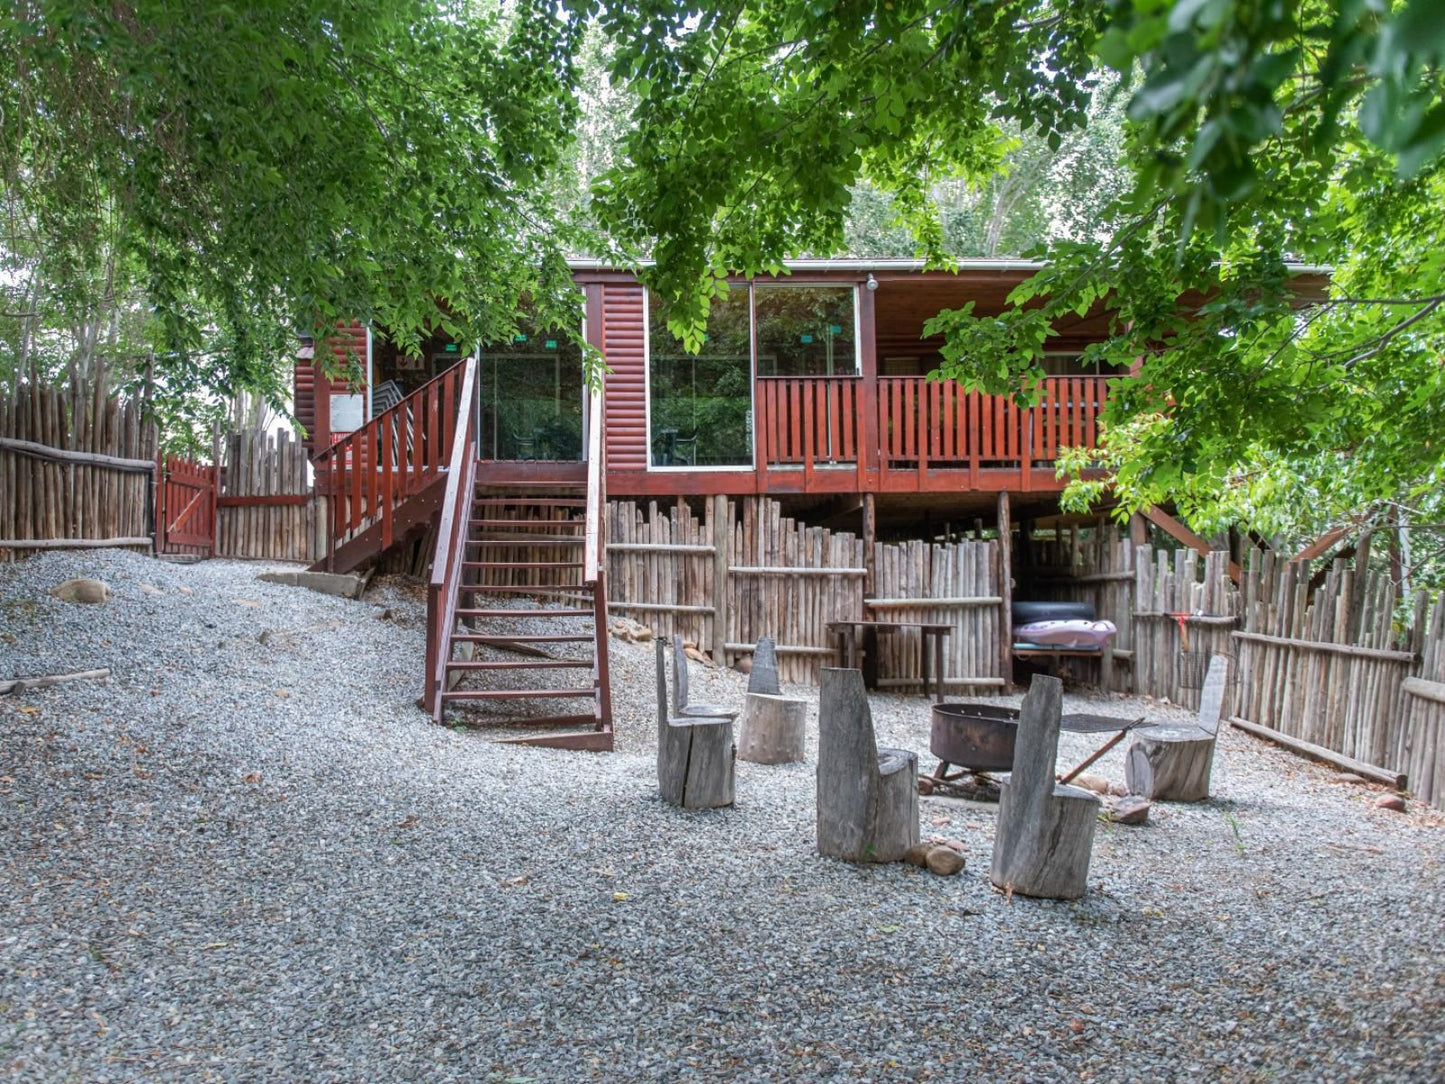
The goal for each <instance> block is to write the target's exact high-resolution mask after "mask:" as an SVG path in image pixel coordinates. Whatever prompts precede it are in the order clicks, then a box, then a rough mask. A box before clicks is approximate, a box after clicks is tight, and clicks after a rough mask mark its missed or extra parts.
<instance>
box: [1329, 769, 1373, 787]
mask: <svg viewBox="0 0 1445 1084" xmlns="http://www.w3.org/2000/svg"><path fill="white" fill-rule="evenodd" d="M1332 781H1333V782H1335V783H1348V784H1349V785H1350V786H1355V787H1363V786H1368V785H1369V782H1370V781H1369V780H1368V779H1366V778H1365V777H1364V776H1363V775H1356V774H1355V773H1354V772H1340V774H1339V775H1337V776H1335V777H1334V779H1333V780H1332Z"/></svg>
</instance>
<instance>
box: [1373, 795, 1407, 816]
mask: <svg viewBox="0 0 1445 1084" xmlns="http://www.w3.org/2000/svg"><path fill="white" fill-rule="evenodd" d="M1375 808H1376V809H1390V810H1394V812H1396V813H1403V812H1405V799H1404V798H1401V797H1400V796H1399V795H1398V794H1382V795H1380V796H1379V797H1378V798H1376V799H1375Z"/></svg>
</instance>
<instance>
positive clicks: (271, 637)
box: [256, 629, 297, 649]
mask: <svg viewBox="0 0 1445 1084" xmlns="http://www.w3.org/2000/svg"><path fill="white" fill-rule="evenodd" d="M256 640H257V642H259V643H262V644H265V645H266V646H267V647H274V648H284V649H290V648H294V647H296V646H297V640H296V637H295V636H294V635H292V634H291V633H289V632H277V631H276V630H275V629H264V630H263V631H262V632H261V634H260V635H259V636H257V637H256Z"/></svg>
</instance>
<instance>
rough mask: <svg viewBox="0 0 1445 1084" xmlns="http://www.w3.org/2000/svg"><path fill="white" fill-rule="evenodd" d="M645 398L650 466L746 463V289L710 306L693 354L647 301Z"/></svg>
mask: <svg viewBox="0 0 1445 1084" xmlns="http://www.w3.org/2000/svg"><path fill="white" fill-rule="evenodd" d="M647 331H648V344H649V350H648V395H649V399H650V408H651V416H652V433H651V435H650V436H651V442H652V464H653V466H657V467H675V466H694V467H708V466H713V467H722V466H751V465H752V462H753V442H752V364H751V360H752V349H751V339H752V334H751V332H752V328H751V321H750V319H749V313H748V291H747V287H738V288H735V289H734V290H733V291H732V292H730V293H729V294H728V296H727V297H726V298H725V299H723V300H720V301H714V302H713V305H712V310H711V312H710V313H709V314H708V321H707V337H706V339H705V340H704V341H703V344H702V349H701V350H700V351H699V352H698V353H696V354H690V353H688V352H687V350H686V349H685V348H684V347H683V344H682V340H681V339H679V338H677V337H676V336H675V335H673V334H672V332H671V331H669V330H668V328H667V310H666V308H665V306H664V304H663V302H662V301H661V299H659V298H658V297H656V296H655V295H649V296H648V325H647Z"/></svg>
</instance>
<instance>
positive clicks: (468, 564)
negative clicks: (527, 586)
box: [462, 561, 586, 568]
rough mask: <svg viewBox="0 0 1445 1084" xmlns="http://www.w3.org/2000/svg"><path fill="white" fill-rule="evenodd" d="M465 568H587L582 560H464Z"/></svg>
mask: <svg viewBox="0 0 1445 1084" xmlns="http://www.w3.org/2000/svg"><path fill="white" fill-rule="evenodd" d="M462 564H463V567H465V568H585V567H586V565H585V564H584V563H583V562H581V561H463V562H462Z"/></svg>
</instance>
